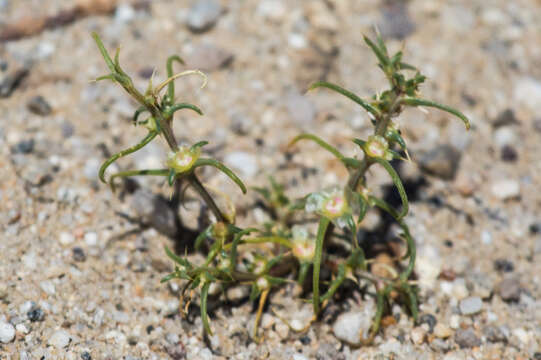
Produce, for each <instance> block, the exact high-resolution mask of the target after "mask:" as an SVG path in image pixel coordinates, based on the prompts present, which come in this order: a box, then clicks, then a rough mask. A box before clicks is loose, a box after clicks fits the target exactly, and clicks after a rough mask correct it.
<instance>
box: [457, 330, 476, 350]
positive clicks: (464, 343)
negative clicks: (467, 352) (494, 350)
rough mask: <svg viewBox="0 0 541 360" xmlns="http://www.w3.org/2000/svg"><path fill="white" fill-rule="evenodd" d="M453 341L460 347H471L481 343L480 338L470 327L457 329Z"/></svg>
mask: <svg viewBox="0 0 541 360" xmlns="http://www.w3.org/2000/svg"><path fill="white" fill-rule="evenodd" d="M455 342H456V343H457V344H458V346H460V347H461V348H472V347H476V346H480V345H481V339H479V338H478V337H477V335H475V332H474V331H473V330H472V329H465V330H464V329H459V330H457V332H456V334H455Z"/></svg>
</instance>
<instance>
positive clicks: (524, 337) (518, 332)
mask: <svg viewBox="0 0 541 360" xmlns="http://www.w3.org/2000/svg"><path fill="white" fill-rule="evenodd" d="M513 335H514V336H516V338H517V339H518V340H519V341H520V342H521V343H522V344H523V345H524V344H527V343H529V342H530V339H531V335H530V333H529V332H528V331H526V330H524V329H523V328H516V329H514V330H513Z"/></svg>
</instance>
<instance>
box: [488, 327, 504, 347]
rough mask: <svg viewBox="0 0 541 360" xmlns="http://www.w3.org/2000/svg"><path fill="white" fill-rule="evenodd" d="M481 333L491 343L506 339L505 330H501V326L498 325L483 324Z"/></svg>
mask: <svg viewBox="0 0 541 360" xmlns="http://www.w3.org/2000/svg"><path fill="white" fill-rule="evenodd" d="M483 335H484V336H485V337H486V339H487V341H490V342H492V343H497V342H506V341H507V336H506V334H505V332H504V331H502V328H501V327H499V326H485V328H484V329H483Z"/></svg>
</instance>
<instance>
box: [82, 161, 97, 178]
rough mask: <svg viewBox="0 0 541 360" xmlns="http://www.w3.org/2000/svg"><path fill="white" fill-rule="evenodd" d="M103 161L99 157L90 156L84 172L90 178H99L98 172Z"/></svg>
mask: <svg viewBox="0 0 541 360" xmlns="http://www.w3.org/2000/svg"><path fill="white" fill-rule="evenodd" d="M100 166H101V161H100V160H99V159H97V158H90V159H88V160H86V161H85V166H84V168H83V174H84V175H85V177H86V178H87V179H88V180H91V181H92V180H98V172H99V170H100Z"/></svg>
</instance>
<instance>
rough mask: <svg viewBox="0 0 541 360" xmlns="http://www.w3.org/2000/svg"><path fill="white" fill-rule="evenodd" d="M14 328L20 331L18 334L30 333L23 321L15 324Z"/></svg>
mask: <svg viewBox="0 0 541 360" xmlns="http://www.w3.org/2000/svg"><path fill="white" fill-rule="evenodd" d="M15 330H16V331H17V332H18V333H20V334H24V335H26V334H28V333H30V328H29V327H28V326H26V325H25V324H24V323H20V324H17V325H16V326H15Z"/></svg>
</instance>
